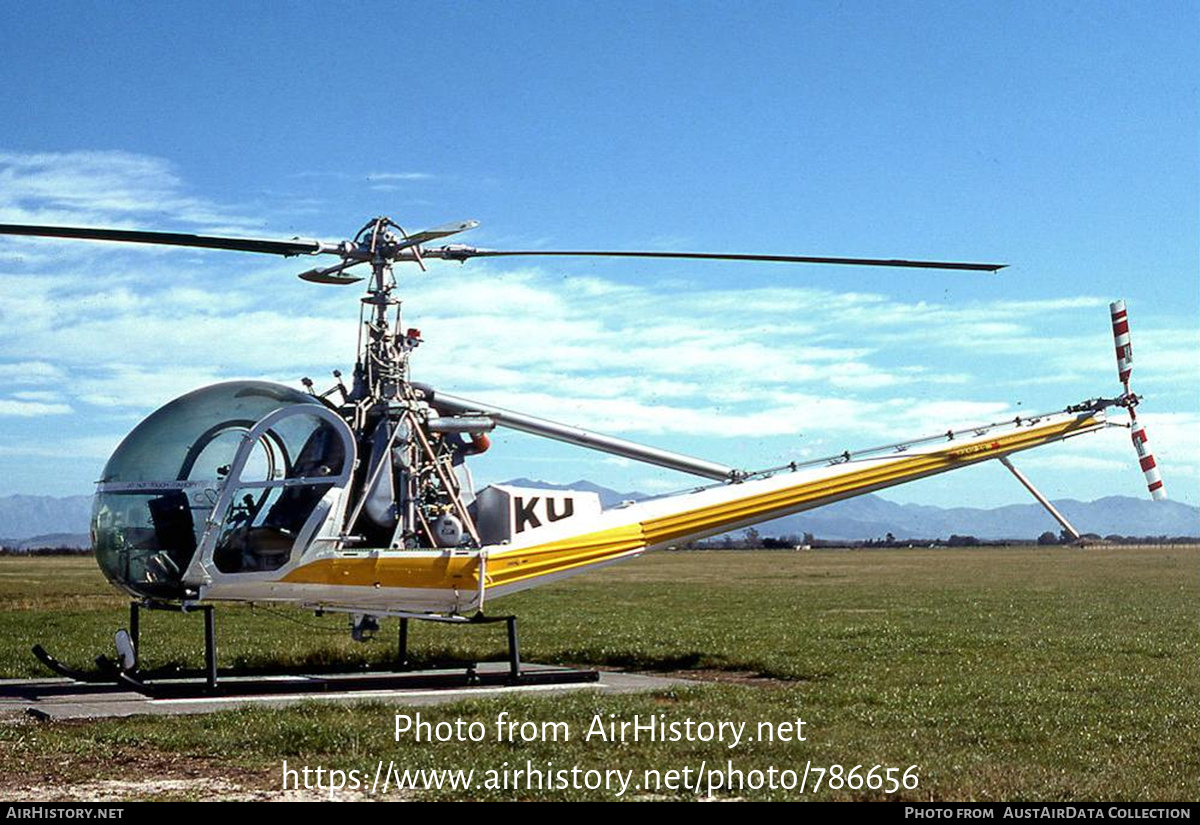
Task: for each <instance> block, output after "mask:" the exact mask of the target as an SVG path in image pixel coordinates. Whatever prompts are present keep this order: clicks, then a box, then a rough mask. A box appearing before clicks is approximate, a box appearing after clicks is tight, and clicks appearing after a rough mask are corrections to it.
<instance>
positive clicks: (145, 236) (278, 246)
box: [0, 223, 339, 257]
mask: <svg viewBox="0 0 1200 825" xmlns="http://www.w3.org/2000/svg"><path fill="white" fill-rule="evenodd" d="M0 235H33V236H37V237H42V238H75V239H79V240H86V241H117V242H120V243H142V244H159V245H163V246H190V247H197V248H200V249H230V250H233V251H235V252H261V253H265V254H268V255H283V256H285V257H291V256H293V255H316V254H318V253H321V252H330V253H334V254H336V253H337V252H338V250H339V246H338V245H337V244H330V243H324V242H322V241H314V240H306V239H302V238H293V239H292V240H290V241H276V240H268V239H265V238H225V237H220V236H217V235H190V234H185V233H181V232H144V231H140V230H131V229H98V228H94V227H80V226H34V225H31V224H19V223H0Z"/></svg>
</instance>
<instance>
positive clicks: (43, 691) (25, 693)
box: [0, 663, 686, 719]
mask: <svg viewBox="0 0 1200 825" xmlns="http://www.w3.org/2000/svg"><path fill="white" fill-rule="evenodd" d="M522 667H523V672H526V673H530V674H532V675H533V676H534V677H535V678H536V677H537V675H538V674H545V673H550V672H561V669H558V668H549V667H545V666H541V665H535V664H528V663H526V664H524V665H523V666H522ZM505 670H507V665H506V664H504V663H494V664H481V665H480V666H479V675H480V677H482V678H483V679H484V680H485V681H486V679H488V678H499V677H500V675H501V674H503V672H504V671H505ZM432 676H433V675H432V674H431V673H430V672H423V671H415V672H413V673H411V674H404V675H403V676H400V677H398V678H394V679H392V680H389V683H388V684H387V685H386V686H384V687H380V688H375V687H372V686H369V685H368V686H367V687H363V688H358V689H354V690H347V689H345V686H342V687H341V688H339V682H343V681H347V680H349V679H351V678H354V677H350V676H319V677H317V676H289V677H276V678H273V679H270V680H264V679H256V680H253V682H254V683H255V684H256V687H252V686H251V685H245V695H224V696H215V697H214V696H205V695H200V693H199V691H189V692H190V693H191V694H192V695H183V696H172V697H171V698H157V699H153V698H149V697H147V696H143V695H141V694H140V693H137V692H136V691H134V690H131V689H128V688H125V687H122V686H118V685H104V684H81V683H78V682H73V681H71V680H69V679H0V719H2V718H6V717H7V718H11V717H13V716H18V715H21V714H32V715H34V716H37V717H39V718H50V719H85V718H96V717H111V716H132V715H134V714H140V713H149V714H188V713H211V712H213V711H217V710H225V709H227V708H233V707H238V706H241V705H267V706H282V705H288V704H293V703H296V702H300V701H304V700H307V699H316V700H320V701H329V702H343V703H352V702H361V701H368V700H369V701H381V700H382V701H388V702H398V703H402V704H406V705H436V704H441V703H444V702H453V701H457V700H459V699H465V698H470V697H472V696H496V695H505V694H541V693H561V692H563V691H569V690H597V691H603V692H605V693H635V692H638V691H645V690H657V689H660V688H666V687H671V686H673V685H679V684H686V682H685V681H684V680H681V679H675V678H670V677H665V676H646V675H642V674H635V673H617V672H612V671H603V672H601V673H600V674H599V676H600V678H599V681H594V682H581V683H575V684H530V685H504V684H494V685H488V684H484V685H476V686H469V687H468V686H464V685H458V686H446V687H431V686H430V684H429V683H430V681H431V677H432ZM244 681H248V680H243V679H242V678H238V677H233V678H225V679H223V680H222V687H223V688H224V689H225V690H228V691H231V692H233V693H237V692H239V689H240V688H241V687H242V684H243V682H244ZM267 682H269V685H266V686H267V687H268V688H269V691H270V692H269V693H268V692H264V690H263V688H264V683H267ZM406 682H407V683H408V684H405V683H406Z"/></svg>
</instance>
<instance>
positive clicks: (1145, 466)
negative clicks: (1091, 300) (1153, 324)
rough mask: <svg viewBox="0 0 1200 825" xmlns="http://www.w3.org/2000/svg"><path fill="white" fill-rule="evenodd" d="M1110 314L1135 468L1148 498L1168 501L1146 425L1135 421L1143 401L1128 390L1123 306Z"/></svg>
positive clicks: (1129, 360) (1129, 354)
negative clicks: (1134, 452)
mask: <svg viewBox="0 0 1200 825" xmlns="http://www.w3.org/2000/svg"><path fill="white" fill-rule="evenodd" d="M1109 310H1110V312H1111V313H1112V328H1113V341H1114V343H1115V344H1116V352H1117V378H1118V379H1120V381H1121V386H1122V388H1123V389H1124V393H1123V394H1122V395H1121V398H1120V399H1119V401H1118V403H1119V404H1120V405H1121V406H1122V407H1124V408H1125V409H1127V410H1129V423H1130V426H1131V431H1130V435H1131V437H1132V439H1133V448H1134V449H1135V450H1137V454H1138V464H1140V465H1141V468H1142V474H1143V475H1145V476H1146V488H1147V489H1148V490H1149V491H1150V497H1151V498H1152V499H1154V500H1155V501H1162V500H1163V499H1165V498H1166V497H1167V491H1166V488H1165V487H1164V486H1163V480H1162V475H1161V474H1160V473H1159V471H1158V462H1157V461H1155V459H1154V453H1152V452H1150V446H1149V444H1148V443H1147V438H1146V425H1145V424H1143V423H1141V422H1140V421H1138V417H1137V405H1138V404H1139V403H1140V402H1141V400H1142V399H1141V398H1139V397H1138V396H1137V395H1135V394H1134V393H1133V392H1131V391H1130V389H1129V377H1130V375H1131V374H1132V373H1133V346H1132V344H1131V343H1130V340H1129V317H1128V313H1127V312H1126V309H1125V302H1124V301H1113V302H1112V303H1111V304H1109Z"/></svg>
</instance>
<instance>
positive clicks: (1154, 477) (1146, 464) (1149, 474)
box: [1131, 419, 1167, 501]
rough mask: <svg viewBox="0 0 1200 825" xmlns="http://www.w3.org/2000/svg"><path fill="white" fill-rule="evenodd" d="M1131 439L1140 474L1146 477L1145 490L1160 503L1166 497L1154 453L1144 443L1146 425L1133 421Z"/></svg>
mask: <svg viewBox="0 0 1200 825" xmlns="http://www.w3.org/2000/svg"><path fill="white" fill-rule="evenodd" d="M1131 437H1132V438H1133V448H1134V449H1135V450H1137V454H1138V463H1139V464H1141V465H1142V474H1143V475H1145V476H1146V488H1147V489H1148V490H1149V491H1150V498H1152V499H1154V500H1155V501H1162V500H1163V499H1165V498H1166V497H1167V490H1166V488H1165V487H1163V480H1162V475H1161V474H1160V473H1159V472H1158V462H1156V461H1155V460H1154V453H1152V452H1150V447H1149V445H1148V444H1147V443H1146V425H1145V424H1142V423H1140V422H1139V421H1137V420H1136V419H1135V420H1134V422H1133V431H1132V433H1131Z"/></svg>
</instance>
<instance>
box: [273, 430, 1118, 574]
mask: <svg viewBox="0 0 1200 825" xmlns="http://www.w3.org/2000/svg"><path fill="white" fill-rule="evenodd" d="M1100 425H1101V422H1099V421H1097V420H1096V419H1095V418H1093V417H1091V416H1085V417H1082V418H1077V419H1073V420H1070V421H1066V422H1058V423H1055V424H1050V425H1047V426H1044V427H1029V428H1028V429H1023V430H1021V429H1019V430H1016V431H1014V432H1009V433H1006V434H1004V435H1000V436H996V437H995V438H993V439H989V440H987V441H986V442H980V441H975V442H972V443H969V444H966V445H964V446H962V447H955V446H953V445H952V444H950V445H947V446H946V447H945V448H944V449H941V450H937V451H935V452H929V453H917V454H914V455H912V456H909V457H907V458H904V459H900V460H897V461H889V462H887V463H881V464H879V465H877V466H868V467H864V468H863V469H861V470H856V471H853V472H848V473H844V474H842V475H838V476H834V477H831V478H823V479H817V480H813V481H807V482H801V483H799V484H796V485H795V486H792V487H784V488H782V489H776V490H770V491H768V492H764V493H758V494H753V495H749V496H746V497H744V498H739V499H734V500H732V501H724V502H719V503H716V504H710V505H706V506H704V507H699V508H696V509H693V510H688V511H685V512H682V513H673V514H671V515H666V516H658V517H655V518H648V519H646V520H644V521H641V522H638V523H635V524H627V525H622V526H620V527H610V528H607V529H604V530H598V531H595V532H592V533H585V534H583V535H578V536H570V537H568V538H563V539H559V540H556V541H552V542H548V543H546V544H539V545H535V546H533V547H527V548H520V549H514V550H502V551H498V552H496V554H495V555H491V556H489V558H488V560H487V586H488V587H489V588H491V587H498V586H501V585H507V584H514V583H517V582H521V581H526V580H528V579H534V578H539V577H542V576H549V575H552V574H557V573H563V572H566V571H569V570H572V569H575V568H578V567H585V566H587V565H591V564H597V563H600V562H604V561H611V560H613V559H616V558H619V557H620V556H623V555H628V554H630V553H636V552H637V551H639V550H641V549H642V548H644V547H646V546H648V545H658V544H663V543H665V542H670V541H677V540H680V539H683V538H686V537H689V536H696V535H702V534H711V533H712V532H713V531H714V530H720V529H721V528H722V527H724V526H726V525H734V524H737V523H739V522H744V521H748V520H759V519H766V518H770V517H772V516H773V515H782V514H784V513H786V512H791V511H795V510H796V509H800V508H802V506H803V505H805V504H808V503H811V502H814V501H821V500H823V501H836V500H838V499H841V498H848V497H850V496H852V495H855V494H858V493H862V492H866V491H868V490H871V489H880V488H883V487H889V486H892V485H894V484H899V483H901V482H903V481H908V480H911V479H914V478H920V477H922V476H927V475H934V474H936V473H941V472H946V471H948V470H952V469H955V468H958V467H964V466H967V465H969V464H975V463H978V462H980V461H986V460H990V459H993V458H999V457H1000V456H1001V455H1006V454H1008V453H1013V452H1017V451H1019V450H1025V449H1029V448H1031V447H1037V446H1040V445H1042V444H1046V443H1049V442H1052V441H1057V440H1059V439H1061V438H1065V437H1067V436H1069V435H1071V434H1073V433H1076V432H1080V431H1085V430H1088V429H1091V428H1094V427H1097V426H1100ZM478 572H479V560H478V558H477V556H475V555H463V556H453V555H438V556H403V555H396V556H374V557H345V558H336V559H321V560H318V561H314V562H311V563H310V564H306V565H302V566H300V567H298V568H296V569H295V570H293V571H292V572H290V573H288V574H287V575H286V576H284V577H283V581H284V582H290V583H294V584H321V585H350V586H357V587H381V588H382V587H412V588H438V589H454V590H459V591H462V592H466V591H470V590H475V589H477V588H478V587H479V580H478Z"/></svg>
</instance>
